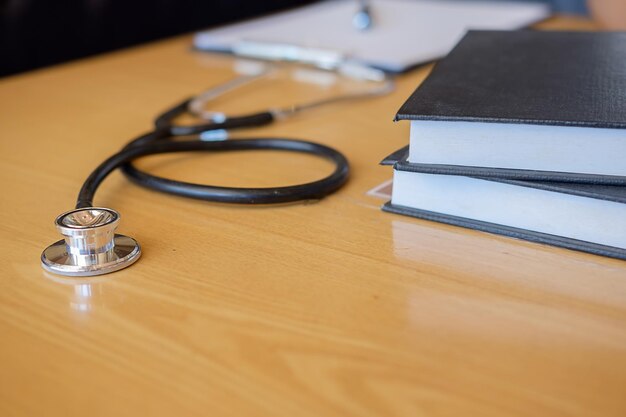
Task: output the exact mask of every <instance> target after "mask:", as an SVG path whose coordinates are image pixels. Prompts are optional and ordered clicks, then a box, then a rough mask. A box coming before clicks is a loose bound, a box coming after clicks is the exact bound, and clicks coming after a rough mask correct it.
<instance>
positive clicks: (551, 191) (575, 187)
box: [382, 148, 626, 260]
mask: <svg viewBox="0 0 626 417" xmlns="http://www.w3.org/2000/svg"><path fill="white" fill-rule="evenodd" d="M405 158H406V148H403V149H401V150H400V151H397V152H395V153H393V154H392V155H390V156H389V157H387V158H386V159H385V160H384V161H383V162H382V163H383V164H387V165H389V164H393V166H394V182H393V192H392V200H391V201H390V202H388V203H387V204H385V206H384V207H383V210H385V211H389V212H393V213H398V214H404V215H408V216H413V217H417V218H422V219H426V220H432V221H437V222H441V223H447V224H452V225H455V226H462V227H467V228H471V229H476V230H480V231H484V232H489V233H495V234H500V235H504V236H510V237H514V238H518V239H524V240H528V241H531V242H537V243H544V244H549V245H553V246H559V247H563V248H567V249H573V250H578V251H583V252H589V253H593V254H596V255H602V256H608V257H612V258H618V259H624V260H626V186H616V185H603V184H581V183H571V182H554V181H521V180H511V179H504V178H485V177H467V176H459V175H450V173H449V172H448V171H447V169H446V168H445V166H444V167H442V166H437V165H428V164H412V163H409V162H407V161H406V160H405Z"/></svg>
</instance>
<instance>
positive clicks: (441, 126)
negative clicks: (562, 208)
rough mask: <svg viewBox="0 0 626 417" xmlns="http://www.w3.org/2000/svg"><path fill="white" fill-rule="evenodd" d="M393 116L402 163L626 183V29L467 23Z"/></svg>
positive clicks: (486, 173)
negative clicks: (404, 127)
mask: <svg viewBox="0 0 626 417" xmlns="http://www.w3.org/2000/svg"><path fill="white" fill-rule="evenodd" d="M396 120H410V122H411V132H410V147H409V155H408V162H410V163H419V164H433V165H447V166H448V173H457V174H463V175H476V176H494V177H500V178H510V179H526V180H532V179H537V180H542V181H550V180H552V181H560V182H566V181H571V182H587V183H596V184H602V183H604V184H626V163H625V162H624V156H626V33H619V32H604V33H599V32H598V33H592V32H547V31H531V30H521V31H509V32H507V31H470V32H468V33H467V34H466V36H465V37H464V38H463V39H462V40H461V41H460V42H459V43H458V44H457V46H456V47H455V48H454V49H453V50H452V51H451V52H450V54H449V55H448V56H447V57H446V58H444V59H443V60H442V61H440V62H439V63H438V64H437V65H436V66H435V68H434V69H433V71H432V72H431V74H430V75H429V76H428V77H427V79H426V80H425V81H424V82H423V83H422V84H421V85H420V86H419V87H418V88H417V90H415V92H414V93H413V94H412V95H411V97H410V98H409V99H408V100H407V101H406V102H405V103H404V105H403V106H402V107H401V108H400V110H399V111H398V113H397V115H396ZM492 169H497V170H500V171H493V170H492Z"/></svg>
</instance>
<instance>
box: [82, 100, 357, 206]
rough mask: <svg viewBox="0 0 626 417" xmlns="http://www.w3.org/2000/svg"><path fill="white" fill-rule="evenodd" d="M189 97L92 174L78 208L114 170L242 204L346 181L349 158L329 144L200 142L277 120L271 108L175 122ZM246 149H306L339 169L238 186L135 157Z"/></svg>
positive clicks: (316, 193)
mask: <svg viewBox="0 0 626 417" xmlns="http://www.w3.org/2000/svg"><path fill="white" fill-rule="evenodd" d="M188 103H189V100H184V101H183V102H181V103H180V104H177V105H176V106H174V107H172V108H171V109H169V110H167V111H165V112H163V113H162V114H161V115H159V116H158V117H157V118H156V120H155V130H154V131H152V132H150V133H147V134H144V135H142V136H140V137H138V138H136V139H134V140H133V141H131V142H130V143H129V144H127V145H126V146H125V147H124V148H123V149H122V150H121V151H119V152H118V153H116V154H114V155H113V156H111V157H109V158H108V159H107V160H105V161H104V162H103V163H101V164H100V165H99V166H98V167H97V168H96V169H95V170H94V171H93V172H92V173H91V175H89V177H88V178H87V180H86V181H85V183H84V184H83V186H82V188H81V190H80V192H79V195H78V200H77V203H76V208H85V207H92V206H93V199H94V195H95V193H96V190H97V189H98V186H99V185H100V184H101V183H102V181H103V180H104V179H105V178H106V177H107V176H108V175H109V174H110V173H111V172H113V171H114V170H115V169H117V168H121V169H122V171H123V173H124V174H125V175H126V176H127V177H128V178H129V179H130V180H132V181H133V182H135V183H136V184H138V185H141V186H143V187H146V188H150V189H153V190H156V191H161V192H166V193H169V194H174V195H178V196H182V197H188V198H195V199H201V200H206V201H216V202H224V203H239V204H271V203H286V202H293V201H299V200H309V199H320V198H322V197H324V196H326V195H328V194H330V193H332V192H334V191H336V190H337V189H339V188H340V187H341V186H342V185H343V184H345V182H346V181H347V179H348V175H349V165H348V161H347V160H346V158H345V157H344V156H343V155H342V154H341V153H340V152H338V151H336V150H335V149H333V148H330V147H328V146H325V145H321V144H317V143H313V142H308V141H304V140H297V139H284V138H253V139H228V140H223V141H202V140H200V136H198V135H199V134H201V133H203V132H207V131H212V130H230V129H235V128H244V127H254V126H262V125H265V124H269V123H271V122H272V121H273V120H274V115H273V114H272V113H271V112H261V113H256V114H253V115H248V116H240V117H234V118H229V119H226V120H225V121H223V122H220V123H205V124H200V125H192V126H183V125H174V124H172V122H171V121H172V120H173V119H174V118H175V117H177V116H179V115H180V114H182V113H184V112H185V111H186V109H187V106H188ZM177 136H184V137H185V140H184V141H174V140H172V139H174V138H175V137H177ZM242 150H282V151H290V152H300V153H307V154H311V155H315V156H320V157H323V158H325V159H328V160H330V161H332V162H333V163H334V164H335V170H334V171H333V172H332V173H331V174H330V175H329V176H327V177H325V178H322V179H320V180H318V181H313V182H309V183H305V184H300V185H293V186H285V187H271V188H238V187H220V186H213V185H202V184H194V183H188V182H183V181H176V180H172V179H168V178H163V177H158V176H155V175H152V174H149V173H147V172H145V171H142V170H140V169H139V168H137V167H136V166H135V165H134V164H133V163H132V161H133V160H135V159H137V158H140V157H143V156H147V155H155V154H163V153H173V152H190V151H203V152H232V151H242Z"/></svg>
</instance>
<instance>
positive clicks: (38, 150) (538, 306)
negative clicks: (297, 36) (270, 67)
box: [0, 18, 626, 417]
mask: <svg viewBox="0 0 626 417" xmlns="http://www.w3.org/2000/svg"><path fill="white" fill-rule="evenodd" d="M542 26H543V27H546V28H574V29H586V28H592V27H593V25H591V24H589V23H588V22H585V21H580V20H576V19H566V18H560V19H554V20H552V21H549V22H546V23H544V24H543V25H542ZM189 42H190V39H189V37H182V38H177V39H173V40H168V41H164V42H159V43H155V44H150V45H147V46H142V47H138V48H134V49H129V50H125V51H122V52H117V53H113V54H108V55H105V56H101V57H96V58H92V59H88V60H83V61H78V62H75V63H70V64H66V65H62V66H58V67H53V68H50V69H45V70H41V71H36V72H32V73H28V74H25V75H20V76H16V77H11V78H7V79H3V80H0V132H1V138H2V139H1V141H0V146H1V152H0V181H1V185H2V198H0V207H1V209H2V216H3V221H2V222H1V223H0V236H1V237H2V251H1V252H0V416H3V417H4V416H6V417H16V416H19V417H22V416H79V415H81V416H84V415H88V416H93V417H96V416H118V417H121V416H473V415H476V416H544V415H549V416H581V417H582V416H585V417H588V416H624V415H626V392H625V390H626V388H625V387H626V263H625V262H622V261H617V260H612V259H607V258H602V257H597V256H593V255H588V254H583V253H577V252H573V251H568V250H564V249H557V248H552V247H548V246H542V245H537V244H532V243H527V242H523V241H518V240H514V239H509V238H505V237H497V236H492V235H488V234H484V233H480V232H476V231H471V230H465V229H461V228H456V227H452V226H445V225H441V224H436V223H431V222H427V221H420V220H417V219H411V218H406V217H401V216H396V215H392V214H386V213H383V212H381V211H380V209H379V207H380V205H381V204H382V203H383V202H384V201H383V200H382V199H379V198H376V197H372V196H368V195H366V192H367V191H368V190H370V189H372V188H373V187H375V186H377V185H378V184H380V183H382V182H384V181H386V180H388V179H390V178H391V170H390V168H389V167H381V166H378V162H379V160H380V159H382V158H383V157H384V156H386V155H387V154H389V153H390V152H391V151H394V150H396V149H397V148H399V147H401V146H403V145H405V144H406V143H407V141H408V123H393V122H392V118H393V116H394V114H395V111H396V110H397V109H398V108H399V106H400V105H401V104H402V102H403V101H404V100H405V99H406V97H408V95H409V94H410V93H411V92H412V90H413V89H414V88H415V87H416V86H417V85H418V83H419V82H420V81H421V80H423V79H424V77H425V76H426V75H427V73H428V71H429V69H430V68H429V67H424V68H421V69H419V70H417V71H414V72H412V73H410V74H407V75H405V76H402V77H400V78H399V79H398V88H397V91H396V92H395V93H393V94H391V95H389V96H386V97H382V98H378V99H373V100H368V101H361V102H358V103H352V104H349V105H346V104H337V105H332V106H327V107H324V108H319V109H316V110H312V111H310V112H308V113H303V114H302V115H300V116H298V117H295V118H293V119H290V120H286V121H284V122H282V123H279V124H275V125H273V126H268V127H264V128H259V129H254V130H250V131H245V132H243V131H242V132H241V136H242V137H250V136H256V135H260V136H277V137H295V138H303V139H311V140H314V141H317V142H321V143H325V144H328V145H331V146H333V147H335V148H337V149H339V150H340V151H342V152H343V153H345V154H346V156H347V157H348V159H349V160H350V162H351V168H352V176H351V179H350V181H349V183H348V184H347V185H346V186H345V188H343V189H342V190H340V191H339V192H338V193H336V194H334V195H332V196H330V197H328V198H326V199H324V200H322V201H318V202H307V203H299V204H286V205H279V206H275V207H267V206H266V207H241V206H232V205H221V204H211V203H206V202H201V201H193V200H185V199H181V198H176V197H172V196H167V195H163V194H158V193H155V192H152V191H149V190H145V189H143V188H139V187H137V186H135V185H133V184H131V183H129V182H128V181H126V180H125V179H124V178H123V177H122V176H121V174H119V173H114V174H113V175H112V176H111V177H110V178H109V179H107V180H106V181H105V183H104V184H103V186H102V188H101V189H100V190H99V192H98V193H97V195H96V201H95V202H96V204H98V205H102V206H108V207H112V208H115V209H117V210H119V211H120V212H121V214H122V222H121V226H120V229H119V230H120V232H121V233H124V234H128V235H130V236H133V237H135V238H136V239H137V240H138V241H139V242H140V243H141V244H142V246H143V250H144V254H143V257H142V259H140V261H139V262H138V263H137V264H135V265H133V266H132V267H131V268H129V269H126V270H124V271H121V272H118V273H115V274H111V275H107V276H102V277H99V278H93V279H89V278H87V279H85V278H82V279H81V278H74V279H72V278H61V277H57V276H54V275H51V274H47V273H45V272H44V271H43V270H42V269H41V267H40V265H39V256H40V253H41V251H42V250H43V249H44V248H45V247H46V246H47V245H48V244H50V243H51V242H53V241H55V240H57V239H58V235H57V233H56V231H55V229H54V227H53V224H52V222H53V220H54V218H55V216H56V215H57V214H59V213H61V212H63V211H65V210H68V209H71V208H72V207H73V202H74V200H75V197H76V194H77V192H78V189H79V187H80V185H81V184H82V181H83V180H84V178H85V177H86V176H87V175H88V174H89V173H90V171H91V170H92V169H93V168H94V167H95V166H96V165H97V164H98V163H99V162H101V161H102V160H103V159H104V158H105V157H106V156H108V155H110V154H112V153H114V152H115V151H117V150H118V149H119V148H120V147H121V146H123V144H124V143H125V142H127V141H128V140H130V139H131V138H133V137H134V136H136V135H138V134H140V133H142V132H145V131H147V130H148V129H150V127H151V120H152V117H153V116H154V115H156V114H157V113H158V112H160V111H161V110H163V109H165V108H167V107H168V106H169V105H171V104H172V103H174V102H176V101H177V100H179V99H181V98H184V97H186V96H188V95H190V94H193V93H195V92H197V91H199V90H201V89H203V88H205V87H208V86H211V85H213V84H216V83H218V82H221V81H223V80H226V79H228V78H229V77H231V76H232V71H231V65H232V61H231V59H229V58H227V57H214V56H210V55H201V54H197V53H192V52H190V51H189ZM288 77H289V75H288V74H287V73H285V74H283V76H281V77H277V78H273V79H268V80H266V81H263V82H260V83H258V84H256V85H253V86H250V87H248V88H246V90H245V94H244V93H243V91H242V92H241V93H240V94H237V95H233V96H231V97H225V98H223V99H220V100H219V102H217V103H215V106H216V107H217V106H218V105H219V107H220V108H223V109H226V110H229V111H235V112H240V111H241V112H245V111H248V110H254V109H261V108H265V107H268V106H270V105H278V104H288V103H290V102H292V101H300V100H302V99H306V98H310V97H312V96H315V95H319V96H322V95H325V94H331V93H332V92H334V91H336V90H345V89H351V88H355V87H354V86H351V85H343V84H341V85H339V86H335V87H332V88H328V89H326V90H325V89H320V88H317V87H315V88H314V87H311V86H309V85H302V84H298V83H294V82H290V81H288ZM141 164H142V166H144V167H147V168H150V169H151V171H152V172H155V173H158V174H161V175H166V176H171V177H174V178H180V179H186V180H193V181H196V182H208V183H215V184H224V185H278V184H288V183H297V182H301V181H306V180H311V179H315V178H318V177H320V176H322V175H325V174H326V173H327V172H328V171H329V170H330V169H331V167H330V165H329V164H328V163H326V162H324V161H319V160H317V159H315V158H312V157H306V156H299V155H291V154H284V153H280V152H268V153H254V152H244V153H241V154H231V155H208V154H206V155H175V156H160V157H150V158H145V159H143V160H142V161H141Z"/></svg>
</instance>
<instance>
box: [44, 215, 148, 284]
mask: <svg viewBox="0 0 626 417" xmlns="http://www.w3.org/2000/svg"><path fill="white" fill-rule="evenodd" d="M119 221H120V215H119V213H118V212H117V211H115V210H111V209H108V208H101V207H86V208H80V209H76V210H71V211H68V212H66V213H63V214H61V215H60V216H59V217H57V218H56V220H55V222H54V223H55V225H56V227H57V229H58V230H59V232H60V233H61V234H62V235H63V236H64V239H61V240H59V241H58V242H55V243H53V244H52V245H50V246H48V247H47V248H46V249H45V250H44V251H43V253H42V254H41V265H42V266H43V268H44V269H45V270H47V271H49V272H53V273H55V274H61V275H69V276H77V277H84V276H93V275H102V274H107V273H109V272H114V271H119V270H120V269H122V268H126V267H127V266H130V265H132V264H133V263H134V262H135V261H137V259H139V257H140V256H141V248H140V246H139V244H138V243H137V241H135V239H133V238H130V237H128V236H124V235H118V234H115V229H116V228H117V225H118V223H119Z"/></svg>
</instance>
